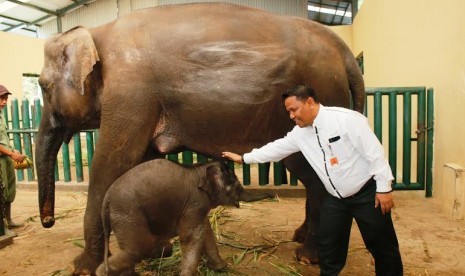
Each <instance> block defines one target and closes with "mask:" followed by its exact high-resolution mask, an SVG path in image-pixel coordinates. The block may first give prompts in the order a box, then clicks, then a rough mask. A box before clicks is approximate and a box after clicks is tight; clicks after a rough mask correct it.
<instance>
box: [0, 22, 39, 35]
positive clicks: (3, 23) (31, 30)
mask: <svg viewBox="0 0 465 276" xmlns="http://www.w3.org/2000/svg"><path fill="white" fill-rule="evenodd" d="M0 24H2V25H5V26H8V27H14V25H12V24H8V23H6V22H0ZM22 29H23V30H26V31H29V32H33V33H35V32H36V30H33V29H29V28H22Z"/></svg>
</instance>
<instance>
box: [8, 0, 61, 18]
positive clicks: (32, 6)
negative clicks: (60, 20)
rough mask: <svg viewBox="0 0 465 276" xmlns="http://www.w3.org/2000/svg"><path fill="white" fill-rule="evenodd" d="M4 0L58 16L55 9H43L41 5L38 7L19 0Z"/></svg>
mask: <svg viewBox="0 0 465 276" xmlns="http://www.w3.org/2000/svg"><path fill="white" fill-rule="evenodd" d="M6 1H8V2H11V3H15V4H17V5H20V6H24V7H28V8H31V9H34V10H38V11H41V12H44V13H46V14H51V15H55V16H58V13H57V12H55V11H51V10H47V9H44V8H42V7H39V6H36V5H33V4H29V3H24V2H21V1H17V0H6Z"/></svg>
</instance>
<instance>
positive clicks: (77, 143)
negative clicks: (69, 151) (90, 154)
mask: <svg viewBox="0 0 465 276" xmlns="http://www.w3.org/2000/svg"><path fill="white" fill-rule="evenodd" d="M73 142H74V163H75V166H76V181H77V182H82V181H84V174H83V169H82V152H81V133H79V132H78V133H76V134H74V135H73Z"/></svg>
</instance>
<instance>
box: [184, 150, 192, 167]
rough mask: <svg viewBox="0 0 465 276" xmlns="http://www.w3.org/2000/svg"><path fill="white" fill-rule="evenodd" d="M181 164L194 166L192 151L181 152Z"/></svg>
mask: <svg viewBox="0 0 465 276" xmlns="http://www.w3.org/2000/svg"><path fill="white" fill-rule="evenodd" d="M182 163H183V164H184V165H192V164H194V155H193V153H192V151H190V150H186V151H183V152H182Z"/></svg>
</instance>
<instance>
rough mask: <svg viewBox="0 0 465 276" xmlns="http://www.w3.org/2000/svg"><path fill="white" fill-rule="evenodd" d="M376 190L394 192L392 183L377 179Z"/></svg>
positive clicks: (378, 191)
mask: <svg viewBox="0 0 465 276" xmlns="http://www.w3.org/2000/svg"><path fill="white" fill-rule="evenodd" d="M376 192H377V193H390V192H392V183H391V181H388V182H380V181H376Z"/></svg>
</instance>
